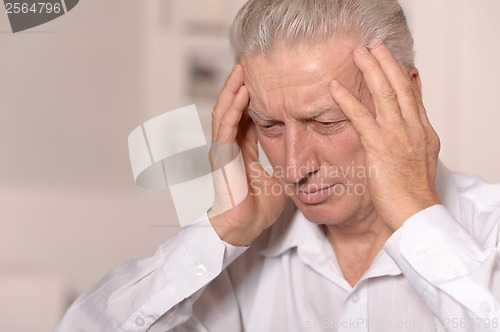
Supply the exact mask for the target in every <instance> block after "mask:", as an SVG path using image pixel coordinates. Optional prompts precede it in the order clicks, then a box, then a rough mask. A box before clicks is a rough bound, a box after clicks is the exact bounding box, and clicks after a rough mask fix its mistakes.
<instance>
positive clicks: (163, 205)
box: [0, 0, 500, 332]
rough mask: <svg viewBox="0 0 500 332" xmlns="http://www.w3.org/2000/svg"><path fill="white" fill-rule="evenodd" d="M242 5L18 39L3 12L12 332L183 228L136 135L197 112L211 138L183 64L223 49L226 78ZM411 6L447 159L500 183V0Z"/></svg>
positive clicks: (2, 191)
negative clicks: (131, 149)
mask: <svg viewBox="0 0 500 332" xmlns="http://www.w3.org/2000/svg"><path fill="white" fill-rule="evenodd" d="M242 2H243V0H238V1H233V0H217V1H215V0H213V2H211V4H213V5H208V2H206V1H202V0H189V1H183V0H172V1H168V2H167V1H164V0H142V1H135V0H108V1H100V0H85V1H81V2H80V3H79V5H78V6H77V7H76V8H75V9H74V10H73V11H71V12H70V13H69V14H67V15H65V16H63V17H61V18H59V19H58V20H55V21H53V22H50V23H48V24H46V25H43V26H41V27H38V28H36V29H33V30H31V31H28V32H25V33H20V34H16V35H13V34H11V33H9V32H8V30H9V27H8V22H7V19H6V16H5V15H2V14H1V13H0V45H1V50H2V52H1V60H2V61H0V93H1V95H0V156H1V159H0V202H1V206H2V207H1V209H0V227H1V229H2V232H0V284H2V287H0V324H1V325H2V329H3V330H8V331H20V332H28V331H29V332H33V331H50V330H51V329H52V327H53V324H55V321H57V319H59V316H60V314H61V313H62V311H63V310H64V307H65V306H66V305H67V302H68V301H69V300H71V298H72V297H73V296H74V295H76V294H78V293H80V292H81V291H83V290H84V289H86V288H88V287H89V286H90V285H91V284H92V283H94V282H95V281H96V280H97V279H98V278H100V277H101V276H102V275H104V273H106V272H107V271H108V270H109V269H111V268H112V267H114V266H116V265H117V264H119V263H120V262H123V261H125V260H128V259H132V258H137V257H142V256H147V255H149V254H151V253H152V252H153V250H154V249H155V248H156V247H157V246H158V245H159V244H160V243H161V242H163V241H164V240H165V239H167V238H168V237H169V236H170V235H171V234H172V232H173V231H175V229H176V216H175V211H174V209H173V205H172V201H171V198H170V196H169V193H168V192H162V191H150V190H144V189H140V188H137V187H136V186H135V184H134V183H133V180H132V175H131V171H130V166H129V160H128V151H127V136H128V134H129V132H130V131H131V130H132V129H133V128H135V127H136V126H137V125H139V124H140V123H142V122H144V121H145V120H147V119H149V118H151V117H153V116H155V115H158V114H161V113H163V112H166V111H169V110H172V109H174V108H177V107H180V106H185V105H187V104H190V103H193V102H196V103H197V104H198V106H199V108H200V109H201V110H202V115H203V119H202V120H203V121H204V124H205V126H206V127H207V129H208V128H209V127H210V123H209V114H210V109H211V107H212V104H213V100H210V99H204V100H196V101H193V100H191V99H190V98H189V95H188V94H187V93H186V85H187V79H186V76H185V72H186V66H187V60H186V59H187V55H188V54H189V52H191V50H193V49H195V50H199V51H201V52H203V51H204V50H206V51H207V52H220V53H221V59H222V61H223V62H224V63H225V64H226V66H227V68H228V70H229V68H230V67H231V59H230V55H229V53H228V52H226V51H227V40H226V39H225V38H224V37H223V36H221V35H220V34H218V33H217V29H220V28H221V27H217V24H215V26H214V25H213V23H214V22H218V21H222V22H223V24H222V25H223V27H222V28H224V26H226V27H227V25H228V23H229V21H230V18H231V17H232V16H233V15H234V13H235V11H236V9H237V8H238V7H239V4H240V3H242ZM201 5H203V6H204V7H203V10H197V11H192V10H190V8H191V7H190V6H195V7H196V8H198V9H199V8H201V7H200V6H201ZM404 5H405V7H406V8H407V10H408V12H409V13H410V20H411V25H412V29H413V31H414V33H415V39H416V48H417V65H418V67H419V68H420V70H421V73H422V77H423V84H424V94H425V100H426V105H427V109H428V111H429V113H430V115H431V118H432V120H433V121H434V123H435V126H436V128H437V130H438V132H439V133H440V134H441V138H442V140H443V152H442V158H443V159H444V161H445V162H446V163H447V164H448V165H449V166H450V167H451V168H454V169H458V170H462V171H467V172H474V173H479V174H481V175H483V176H485V177H486V178H487V179H490V180H495V181H500V174H499V171H498V170H499V166H500V157H499V156H498V153H497V151H500V149H499V148H500V146H499V144H500V139H499V138H500V134H499V132H498V130H496V124H497V123H499V122H500V115H499V114H500V112H499V107H498V106H497V103H496V101H497V100H496V99H497V98H496V96H497V90H498V88H499V84H498V83H497V77H499V76H500V75H499V74H500V67H499V66H497V65H496V62H497V61H498V59H499V58H500V49H499V46H498V45H496V43H495V40H496V39H495V37H496V36H497V35H498V33H499V32H500V22H499V21H498V20H496V17H495V14H496V13H499V12H500V2H498V1H496V0H481V1H480V2H474V1H472V0H441V1H429V0H419V1H412V0H405V1H404ZM200 13H202V14H203V15H202V16H200ZM204 18H206V19H204ZM200 19H201V20H202V21H203V22H204V23H205V24H208V25H206V26H208V27H211V29H212V28H213V30H214V31H215V32H214V33H210V34H207V35H199V34H192V33H189V32H187V31H186V24H185V22H189V21H192V20H200ZM224 22H225V23H224ZM211 24H212V25H211ZM454 29H457V30H458V31H459V32H458V33H452V31H454ZM225 50H226V51H225ZM225 52H226V53H225ZM224 59H227V60H224ZM48 294H50V295H48ZM14 298H15V301H14ZM5 308H9V309H8V310H7V309H5ZM34 308H36V310H38V311H37V313H38V316H36V315H35V314H34V313H33V314H31V312H34V311H35V309H34ZM41 308H43V309H44V310H45V311H43V312H44V314H43V315H42V314H41V311H40V310H41ZM27 313H30V315H29V316H30V317H32V318H33V319H30V320H27V319H25V318H24V317H26V315H27ZM23 324H24V325H23ZM29 324H32V325H29Z"/></svg>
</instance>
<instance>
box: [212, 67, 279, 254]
mask: <svg viewBox="0 0 500 332" xmlns="http://www.w3.org/2000/svg"><path fill="white" fill-rule="evenodd" d="M249 101H250V97H249V93H248V90H247V88H246V87H245V85H244V80H243V70H242V68H241V66H240V65H237V66H236V67H235V68H234V70H233V72H232V73H231V74H230V75H229V77H228V79H227V81H226V83H225V85H224V88H223V89H222V91H221V93H220V95H219V99H218V100H217V104H216V105H215V107H214V110H213V113H212V147H211V149H210V163H211V165H212V170H213V172H214V174H215V172H216V171H217V170H221V169H224V173H222V172H219V174H224V176H214V187H215V202H214V206H213V207H212V209H211V210H210V211H209V213H208V216H209V219H210V222H211V223H212V226H213V227H214V229H215V231H216V232H217V234H218V235H219V237H220V238H221V239H222V240H223V241H225V242H227V243H230V244H232V245H234V246H247V245H250V244H251V243H252V242H253V240H255V239H256V238H257V237H258V236H259V235H260V234H261V233H262V231H264V230H265V229H266V228H268V227H269V226H271V225H272V224H273V223H274V221H275V220H276V219H277V217H278V216H279V215H280V213H281V212H282V210H283V209H284V207H285V204H286V201H287V197H286V195H285V193H284V190H282V188H281V184H280V183H279V182H278V180H277V179H275V178H273V177H272V176H270V175H268V174H267V173H266V172H265V171H264V169H263V167H262V165H261V164H260V161H259V155H258V147H257V132H256V128H255V124H254V123H253V121H252V120H251V119H250V118H249V117H248V115H247V114H245V110H246V108H247V107H248V104H249ZM240 151H241V155H242V157H243V161H244V163H243V164H244V169H243V165H240V166H239V167H238V166H237V165H238V164H237V163H231V166H230V167H225V166H227V165H228V164H229V162H231V161H233V160H234V159H235V158H236V156H237V155H238V154H239V152H240ZM224 167H225V168H224ZM235 167H237V168H238V169H235ZM227 172H230V174H228V173H227ZM245 176H246V179H243V178H242V177H245ZM235 177H239V178H238V179H235ZM229 181H231V182H229ZM244 185H246V186H247V188H248V193H247V194H246V197H245V198H244V199H243V200H242V201H241V202H239V204H234V203H235V199H234V198H235V196H237V194H236V195H235V193H234V192H233V191H234V190H238V191H240V192H241V191H242V190H244V191H245V192H246V189H247V188H241V186H244ZM236 203H237V202H236Z"/></svg>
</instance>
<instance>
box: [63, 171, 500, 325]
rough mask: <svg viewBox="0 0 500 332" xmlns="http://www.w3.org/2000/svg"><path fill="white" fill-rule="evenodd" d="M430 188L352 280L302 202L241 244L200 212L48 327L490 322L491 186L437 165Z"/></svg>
mask: <svg viewBox="0 0 500 332" xmlns="http://www.w3.org/2000/svg"><path fill="white" fill-rule="evenodd" d="M438 188H439V190H438V191H439V194H440V198H441V200H442V202H443V205H435V206H432V207H430V208H428V209H426V210H423V211H421V212H419V213H417V214H415V215H414V216H412V217H411V218H410V219H408V220H407V221H406V222H405V223H404V225H403V227H401V228H400V229H399V230H398V231H396V232H395V233H394V234H393V235H392V236H391V237H390V238H389V239H388V241H387V242H386V244H385V246H384V248H383V250H381V251H380V253H379V254H378V256H377V257H376V259H375V260H374V262H373V263H372V265H371V267H370V268H369V270H368V271H367V272H366V273H365V275H364V276H363V277H362V278H361V280H360V281H359V282H358V284H357V285H356V286H355V287H351V286H350V284H349V283H348V282H347V281H346V280H345V279H344V278H343V276H342V272H341V270H340V267H339V265H338V263H337V260H336V257H335V254H334V252H333V250H332V247H331V245H330V244H329V241H328V240H327V238H326V237H325V235H324V233H323V232H322V231H321V229H320V227H319V226H317V225H315V224H313V223H310V222H309V221H307V220H306V219H305V218H304V216H303V215H302V214H301V213H300V212H294V211H293V210H291V209H287V210H286V211H285V212H284V213H283V215H282V216H281V217H280V219H279V220H278V221H277V222H276V223H275V224H274V225H273V226H272V227H271V228H270V229H268V230H267V231H266V232H264V233H263V234H262V235H261V236H260V237H259V238H258V239H257V240H256V241H255V242H254V243H253V244H252V245H251V246H250V247H249V248H236V247H233V246H231V245H229V244H227V243H224V242H223V241H222V240H220V238H219V237H218V236H217V233H216V232H215V231H214V229H213V228H212V227H211V225H210V222H209V221H208V219H207V217H206V216H204V217H203V218H202V220H201V221H199V222H198V223H196V224H194V225H191V226H187V227H185V228H183V229H181V230H180V231H179V232H178V233H177V234H176V235H175V236H173V237H172V238H171V239H170V240H168V241H167V242H166V243H165V244H163V245H162V246H161V247H160V248H159V249H158V250H157V252H156V253H155V255H154V256H153V257H150V258H146V259H142V260H138V261H133V262H129V263H126V264H124V265H122V266H120V267H118V268H116V269H115V270H113V271H112V272H111V273H109V274H108V275H107V276H105V277H104V278H103V279H102V280H101V281H100V282H99V283H98V284H97V285H95V286H94V287H93V288H92V289H90V290H89V291H87V292H86V293H85V294H83V295H82V296H81V297H80V298H78V299H77V301H75V303H73V305H72V306H71V308H70V309H69V310H68V311H67V313H66V315H65V317H64V319H63V320H62V322H61V323H60V325H59V327H58V329H56V331H59V332H75V331H84V332H97V331H106V332H114V331H134V332H139V331H162V332H163V331H231V332H238V331H248V332H265V331H324V330H327V331H372V332H374V331H380V332H390V331H418V332H422V331H498V330H500V263H499V242H500V240H499V238H500V228H499V224H500V185H492V184H486V183H484V182H482V181H481V180H480V179H479V178H477V177H472V176H467V175H461V174H454V173H450V172H448V171H447V170H445V169H444V168H443V167H442V166H440V168H439V172H438ZM233 261H234V262H233ZM231 262H232V263H231ZM230 263H231V264H230ZM229 264H230V265H229ZM228 265H229V266H228Z"/></svg>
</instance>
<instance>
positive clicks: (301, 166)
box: [285, 129, 320, 183]
mask: <svg viewBox="0 0 500 332" xmlns="http://www.w3.org/2000/svg"><path fill="white" fill-rule="evenodd" d="M319 167H320V162H319V160H318V158H317V155H316V152H315V149H314V143H313V142H312V141H311V140H310V138H309V137H308V135H307V133H306V132H305V130H301V129H290V130H287V132H286V134H285V179H286V180H287V181H288V182H291V183H299V182H300V181H301V180H302V179H305V178H307V177H308V176H309V175H310V174H313V173H315V172H317V171H318V170H319Z"/></svg>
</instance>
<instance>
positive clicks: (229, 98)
mask: <svg viewBox="0 0 500 332" xmlns="http://www.w3.org/2000/svg"><path fill="white" fill-rule="evenodd" d="M242 85H243V71H242V69H241V66H240V65H236V66H235V67H234V69H233V71H232V72H231V74H230V75H229V77H228V78H227V80H226V82H225V83H224V87H223V88H222V91H221V93H220V95H219V98H218V99H217V103H216V104H215V107H214V110H213V112H212V141H215V139H216V137H217V132H218V130H219V127H220V121H221V119H222V118H223V117H224V114H225V113H226V111H227V109H228V108H229V107H230V106H231V104H232V102H233V99H234V98H235V97H236V94H237V93H238V91H239V90H240V88H241V86H242Z"/></svg>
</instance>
